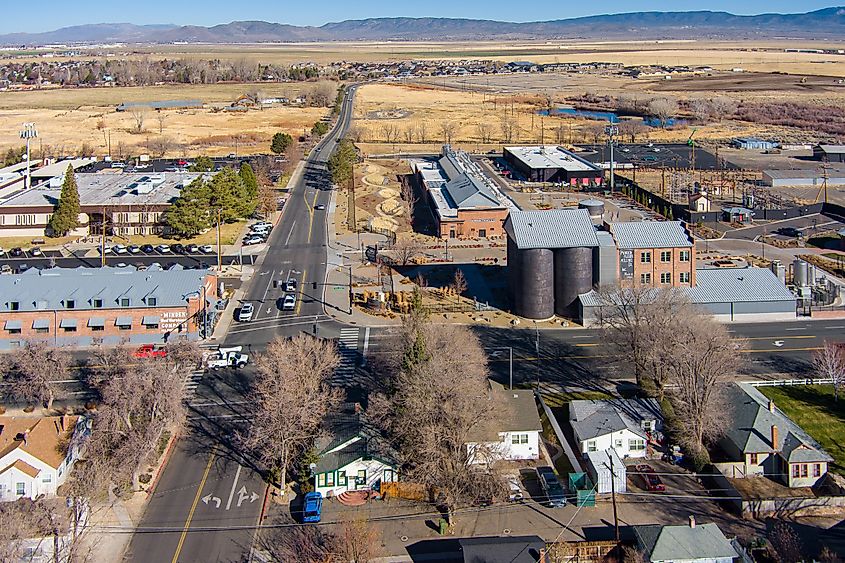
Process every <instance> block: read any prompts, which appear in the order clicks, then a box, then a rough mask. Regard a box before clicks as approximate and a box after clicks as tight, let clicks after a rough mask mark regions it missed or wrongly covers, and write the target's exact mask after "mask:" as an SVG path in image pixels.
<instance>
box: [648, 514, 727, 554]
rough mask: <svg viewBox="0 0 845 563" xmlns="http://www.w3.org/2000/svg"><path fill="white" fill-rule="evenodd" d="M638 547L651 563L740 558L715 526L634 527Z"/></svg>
mask: <svg viewBox="0 0 845 563" xmlns="http://www.w3.org/2000/svg"><path fill="white" fill-rule="evenodd" d="M634 536H635V537H636V538H637V547H638V548H639V550H640V551H641V552H642V553H643V554H644V555H645V558H646V561H649V562H650V563H681V562H683V563H732V562H733V561H734V560H735V559H737V558H738V557H739V554H737V552H736V549H734V547H733V545H731V542H730V540H728V538H726V537H725V535H724V534H723V533H722V530H720V529H719V527H718V526H717V525H716V524H712V523H711V524H698V525H697V524H696V523H695V517H693V516H690V523H689V525H688V526H661V525H659V524H652V525H646V526H634Z"/></svg>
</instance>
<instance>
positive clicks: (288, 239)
mask: <svg viewBox="0 0 845 563" xmlns="http://www.w3.org/2000/svg"><path fill="white" fill-rule="evenodd" d="M294 227H296V221H294V222H293V225H291V226H290V232H289V233H288V238H286V239H285V246H287V245H288V243H290V237H291V236H293V228H294Z"/></svg>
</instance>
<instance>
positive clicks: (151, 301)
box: [8, 297, 158, 311]
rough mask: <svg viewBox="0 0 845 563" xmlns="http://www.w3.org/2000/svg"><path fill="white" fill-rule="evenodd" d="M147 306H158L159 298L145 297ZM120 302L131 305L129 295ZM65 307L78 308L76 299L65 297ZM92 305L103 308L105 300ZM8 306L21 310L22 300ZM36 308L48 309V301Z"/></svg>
mask: <svg viewBox="0 0 845 563" xmlns="http://www.w3.org/2000/svg"><path fill="white" fill-rule="evenodd" d="M144 302H145V303H146V305H147V307H157V306H158V299H157V298H156V297H147V298H146V299H144ZM118 304H119V305H120V306H121V307H129V306H130V305H131V303H130V299H129V298H128V297H121V298H120V299H119V300H118ZM64 306H65V309H76V300H75V299H65V300H64ZM91 306H92V307H93V308H95V309H102V308H103V300H102V299H92V300H91ZM8 307H9V310H10V311H20V308H21V304H20V301H9V303H8ZM35 308H36V309H39V310H46V309H47V302H46V301H38V302H36V303H35Z"/></svg>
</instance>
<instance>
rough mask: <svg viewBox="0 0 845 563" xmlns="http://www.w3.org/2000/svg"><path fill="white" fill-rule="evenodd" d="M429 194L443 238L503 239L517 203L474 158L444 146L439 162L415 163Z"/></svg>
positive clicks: (437, 225) (418, 174) (421, 182)
mask: <svg viewBox="0 0 845 563" xmlns="http://www.w3.org/2000/svg"><path fill="white" fill-rule="evenodd" d="M414 166H415V169H416V172H417V176H418V178H419V181H420V184H421V185H422V186H423V188H424V189H425V191H426V193H427V194H428V199H429V203H430V205H431V209H432V210H433V212H434V219H435V223H436V227H435V228H436V230H437V233H438V236H440V237H441V238H443V239H454V238H458V239H466V238H472V239H476V238H499V237H501V236H502V235H503V234H504V231H503V230H502V223H503V222H504V220H505V218H506V217H507V216H508V210H509V209H511V208H515V207H516V206H515V205H514V204H513V202H512V201H511V200H510V199H508V198H507V197H506V196H505V195H504V194H502V192H500V191H499V189H498V187H497V186H496V184H495V182H493V180H492V179H490V178H488V177H487V176H486V175H485V174H484V172H483V171H482V170H481V168H480V167H479V166H478V164H476V163H475V162H473V161H472V158H471V157H470V156H469V155H468V154H467V153H465V152H463V151H456V150H453V149H452V147H450V146H449V145H444V146H443V150H442V154H441V157H440V159H439V160H438V161H437V162H430V161H425V162H417V163H415V164H414Z"/></svg>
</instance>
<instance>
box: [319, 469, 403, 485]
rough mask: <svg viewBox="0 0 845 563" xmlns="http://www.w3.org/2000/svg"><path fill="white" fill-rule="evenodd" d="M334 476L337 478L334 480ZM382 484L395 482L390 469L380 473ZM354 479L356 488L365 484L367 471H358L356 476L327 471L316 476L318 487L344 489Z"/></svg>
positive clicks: (342, 472) (343, 472)
mask: <svg viewBox="0 0 845 563" xmlns="http://www.w3.org/2000/svg"><path fill="white" fill-rule="evenodd" d="M335 474H337V478H336V479H335ZM382 475H383V476H382V482H384V483H392V482H393V481H396V473H395V472H394V471H393V470H392V469H385V470H384V472H383V473H382ZM350 479H354V480H355V484H356V485H358V486H361V485H366V484H367V470H366V469H359V470H358V473H357V474H356V475H347V474H346V471H337V472H335V471H329V472H328V473H320V474H318V475H317V486H318V487H335V486H337V487H346V486H347V485H348V484H349V480H350Z"/></svg>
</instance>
